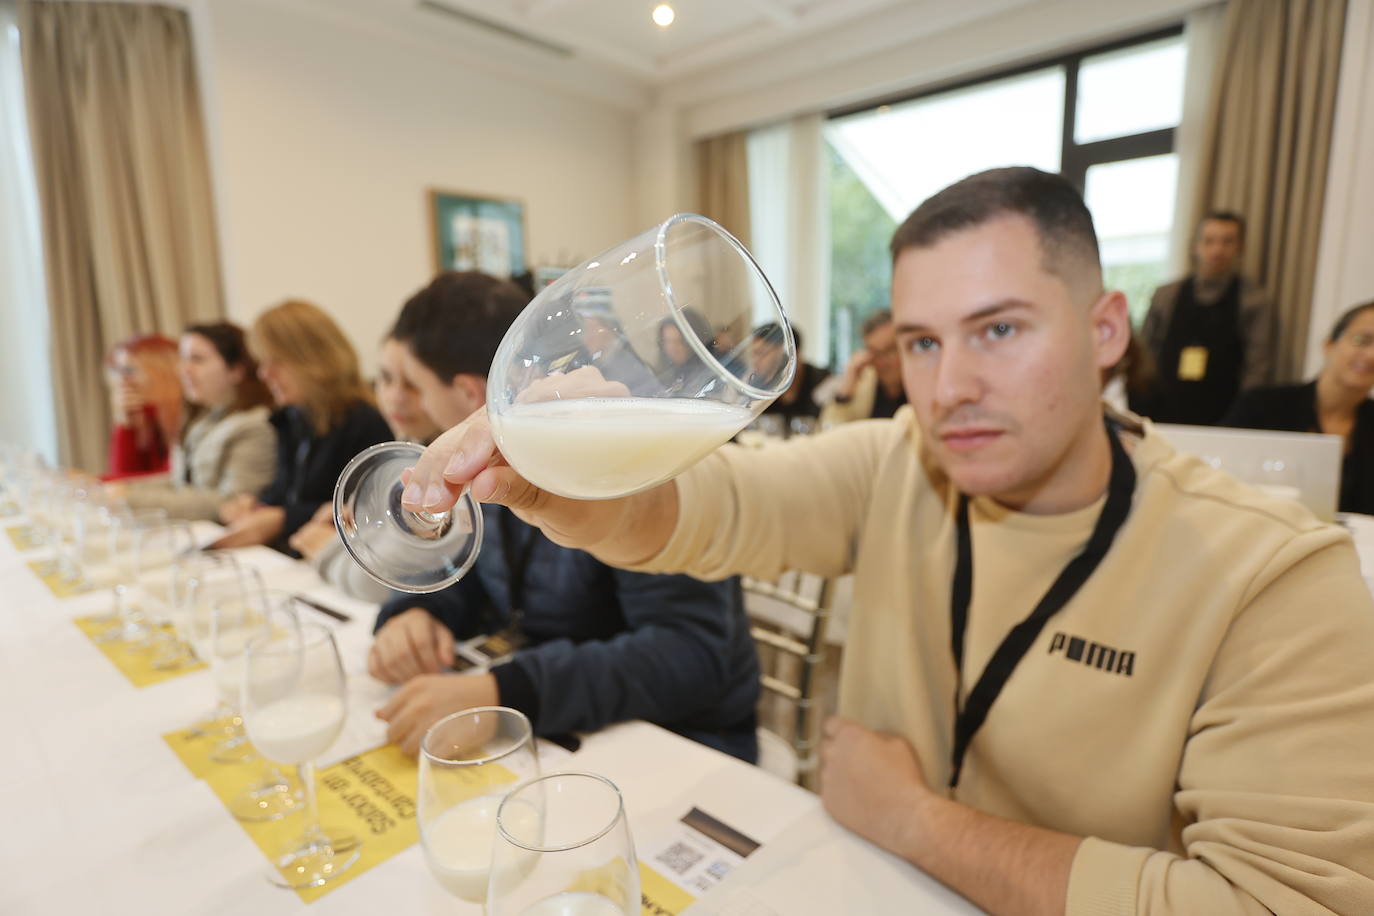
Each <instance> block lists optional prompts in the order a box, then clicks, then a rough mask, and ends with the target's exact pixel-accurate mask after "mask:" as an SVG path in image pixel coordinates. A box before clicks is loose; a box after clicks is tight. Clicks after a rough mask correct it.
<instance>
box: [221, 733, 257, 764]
mask: <svg viewBox="0 0 1374 916" xmlns="http://www.w3.org/2000/svg"><path fill="white" fill-rule="evenodd" d="M257 756H258V753H257V751H255V750H253V745H252V744H251V743H249V741H248V736H247V735H237V736H235V737H233V738H230V739H228V740H227V741H221V742H220V743H219V744H216V745H215V747H214V750H212V751H210V759H211V760H213V761H214V762H215V763H247V762H248V761H250V760H256V759H257Z"/></svg>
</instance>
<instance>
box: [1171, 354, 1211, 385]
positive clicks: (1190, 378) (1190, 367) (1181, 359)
mask: <svg viewBox="0 0 1374 916" xmlns="http://www.w3.org/2000/svg"><path fill="white" fill-rule="evenodd" d="M1206 377H1207V348H1206V347H1184V348H1183V350H1182V351H1181V352H1180V353H1179V354H1178V378H1179V380H1180V381H1183V382H1200V381H1202V380H1203V379H1204V378H1206Z"/></svg>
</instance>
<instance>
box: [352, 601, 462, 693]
mask: <svg viewBox="0 0 1374 916" xmlns="http://www.w3.org/2000/svg"><path fill="white" fill-rule="evenodd" d="M452 665H453V633H451V632H450V631H449V628H448V627H446V626H444V625H443V624H442V623H440V622H439V621H438V620H436V619H435V618H434V615H433V614H431V613H430V612H429V611H427V610H425V609H424V608H420V607H413V608H411V609H410V610H408V611H404V612H402V613H400V614H397V615H396V616H395V617H392V618H391V619H390V620H388V621H387V622H386V623H384V624H382V628H381V629H380V630H378V631H377V635H376V637H374V639H373V641H372V650H371V651H370V652H368V654H367V673H368V674H370V675H372V676H373V677H375V678H376V679H377V680H379V681H385V682H386V683H388V684H400V683H403V682H405V681H408V680H410V679H411V678H414V677H419V676H420V675H422V674H435V673H438V672H440V671H445V670H447V669H449V668H451V667H452Z"/></svg>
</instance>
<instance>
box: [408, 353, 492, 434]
mask: <svg viewBox="0 0 1374 916" xmlns="http://www.w3.org/2000/svg"><path fill="white" fill-rule="evenodd" d="M401 349H402V353H401V354H400V356H401V359H400V364H401V372H402V373H403V374H404V376H405V379H406V381H407V382H409V383H410V384H411V385H414V386H415V390H416V391H418V392H419V393H420V407H421V408H422V409H423V410H424V412H425V413H426V414H428V415H429V418H430V419H431V420H433V421H434V423H435V425H437V426H438V427H439V428H440V429H441V430H443V429H448V428H450V427H452V426H457V425H458V424H459V423H461V422H463V421H464V420H466V419H467V417H468V414H470V413H472V412H473V411H474V410H476V409H477V408H478V407H481V406H482V402H483V398H484V397H485V388H484V386H483V385H482V384H481V383H479V382H475V381H473V377H472V376H465V375H456V376H454V377H453V381H452V382H444V381H443V380H442V379H440V378H439V376H437V375H435V374H434V370H433V369H430V368H429V367H428V366H426V365H425V364H424V363H422V362H420V360H418V359H416V358H415V354H414V353H412V352H411V350H410V347H402V348H401ZM479 389H480V390H479Z"/></svg>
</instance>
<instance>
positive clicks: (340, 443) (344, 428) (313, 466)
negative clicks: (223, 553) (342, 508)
mask: <svg viewBox="0 0 1374 916" xmlns="http://www.w3.org/2000/svg"><path fill="white" fill-rule="evenodd" d="M249 346H250V348H251V349H252V351H253V354H254V355H255V356H256V357H257V359H258V375H259V376H260V377H261V378H262V380H263V382H265V383H266V385H267V390H268V391H270V392H271V393H272V399H273V401H275V402H276V405H277V410H276V412H275V413H273V414H272V417H271V423H272V425H273V426H274V427H275V428H276V430H277V459H276V468H275V473H274V474H273V477H272V482H271V483H270V484H269V485H268V486H267V488H266V489H265V490H263V491H262V493H261V494H260V495H259V496H258V497H257V498H254V497H252V496H236V497H234V498H233V499H230V500H228V501H227V502H225V503H224V504H223V505H221V506H220V513H219V514H220V518H221V520H222V521H224V522H225V524H227V525H229V530H228V531H226V532H225V533H224V535H223V536H222V537H221V538H220V539H219V540H218V541H216V542H215V544H214V546H216V547H243V546H247V545H250V544H270V545H271V546H273V547H275V548H277V549H278V550H281V551H283V552H285V553H289V554H292V555H294V554H295V551H293V550H292V549H291V548H290V547H289V546H287V540H288V539H289V538H290V537H291V535H293V534H295V533H296V530H297V529H298V528H300V527H301V526H302V525H304V524H305V523H306V522H308V521H310V519H311V517H312V516H313V515H314V514H315V511H316V510H317V509H319V507H320V506H321V505H323V504H324V503H326V502H329V501H330V500H331V499H332V498H333V495H334V484H335V482H336V481H337V480H338V477H339V472H340V471H342V470H343V467H344V465H345V464H347V463H348V462H349V460H350V459H352V458H353V456H354V455H356V454H358V453H359V452H361V451H362V450H363V449H365V448H367V447H368V446H371V445H376V444H377V443H379V442H386V441H389V440H390V439H391V430H390V429H388V428H387V425H386V421H385V420H383V419H382V415H381V414H380V413H378V412H377V408H376V407H374V406H373V402H372V392H371V391H369V390H368V387H367V385H366V384H365V383H364V382H363V378H362V373H361V372H360V371H359V368H358V354H357V352H356V351H354V349H353V346H352V344H350V343H349V342H348V338H346V337H345V336H344V333H343V331H341V330H340V329H339V326H338V325H337V324H335V323H334V320H333V319H332V318H330V317H329V315H328V314H326V313H325V311H324V310H323V309H321V308H320V307H319V306H317V305H313V304H311V303H309V302H303V301H300V300H289V301H287V302H283V303H282V304H280V305H277V306H275V307H273V308H270V309H268V310H267V311H265V312H263V313H262V314H261V315H259V316H258V319H257V320H256V321H255V322H253V329H252V331H251V332H250V335H249Z"/></svg>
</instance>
